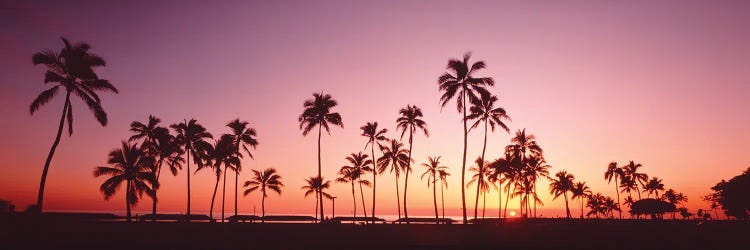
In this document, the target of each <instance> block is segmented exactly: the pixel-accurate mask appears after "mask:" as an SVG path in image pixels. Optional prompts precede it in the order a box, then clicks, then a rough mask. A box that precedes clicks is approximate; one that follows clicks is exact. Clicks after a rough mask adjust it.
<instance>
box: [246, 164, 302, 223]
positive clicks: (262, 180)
mask: <svg viewBox="0 0 750 250" xmlns="http://www.w3.org/2000/svg"><path fill="white" fill-rule="evenodd" d="M253 174H254V175H255V176H253V178H252V179H251V180H249V181H246V182H245V185H242V186H243V187H249V188H248V189H245V193H244V194H243V195H244V196H247V195H248V194H250V193H252V192H254V191H256V190H258V189H260V193H261V194H263V196H261V202H260V207H261V213H262V215H263V217H261V219H260V222H261V223H265V217H266V197H268V195H267V193H266V190H267V189H271V190H273V191H274V192H276V193H277V194H279V195H281V188H282V187H283V186H284V184H283V183H281V176H280V175H279V174H277V173H276V169H274V168H267V169H266V170H263V172H260V171H258V170H255V169H253ZM305 196H307V195H305Z"/></svg>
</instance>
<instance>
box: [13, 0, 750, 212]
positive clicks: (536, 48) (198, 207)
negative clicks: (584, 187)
mask: <svg viewBox="0 0 750 250" xmlns="http://www.w3.org/2000/svg"><path fill="white" fill-rule="evenodd" d="M74 2H75V4H70V3H58V2H57V1H51V2H50V3H45V2H38V1H5V0H4V1H0V3H1V4H0V6H1V7H0V31H2V32H0V47H2V48H3V49H2V50H1V51H2V55H1V56H0V81H1V83H0V95H1V96H0V123H2V126H3V128H4V129H2V130H0V135H1V137H2V138H3V139H2V140H0V160H1V161H0V162H1V163H0V199H6V200H11V201H13V202H14V203H15V204H16V205H17V206H18V207H19V208H24V207H26V206H27V205H28V204H30V203H32V202H34V201H35V199H36V193H37V189H38V185H39V178H40V175H41V171H42V168H43V166H44V160H45V157H46V156H47V153H48V151H49V147H50V145H51V143H52V141H53V139H54V136H55V133H56V129H57V122H58V119H59V115H60V112H61V111H62V104H63V98H62V96H58V97H56V99H54V100H53V101H52V102H50V103H48V104H47V105H46V106H44V107H43V108H42V109H41V110H40V111H39V112H38V113H36V114H34V116H30V115H29V112H28V105H29V104H30V103H31V101H32V100H33V99H34V98H35V97H36V95H38V94H39V93H40V92H41V91H43V90H44V89H46V88H47V87H46V86H45V85H44V84H43V72H44V68H43V67H42V66H37V67H35V66H34V65H32V64H31V55H32V54H33V53H35V52H38V51H41V50H43V49H48V48H50V49H54V50H58V49H59V48H61V47H62V42H61V41H60V39H59V37H60V36H64V37H67V38H69V39H71V40H72V41H86V42H88V43H90V44H91V45H92V47H93V48H92V50H91V51H92V52H93V53H97V54H99V55H101V56H103V57H104V58H105V59H106V60H107V63H108V65H107V67H105V68H100V69H99V72H100V76H101V77H102V78H105V79H108V80H110V81H111V82H112V83H114V84H115V85H116V86H117V87H118V88H119V90H120V92H121V93H120V94H117V95H115V94H103V95H102V98H103V106H104V107H105V109H106V110H107V112H108V114H109V125H108V126H107V127H101V126H100V125H98V123H96V121H95V119H94V118H93V115H92V114H91V113H90V112H89V111H88V110H87V109H86V108H85V105H84V104H83V103H82V102H81V101H80V100H77V99H76V100H74V101H73V107H74V111H73V113H74V115H75V121H74V129H75V132H74V134H73V136H72V137H67V136H64V137H63V140H62V142H61V145H60V147H58V150H57V153H56V154H55V158H54V160H53V162H52V166H51V168H50V173H49V177H48V179H47V189H46V194H45V208H46V209H49V210H76V211H81V210H84V211H105V210H106V211H122V210H124V204H123V203H124V202H123V201H122V200H123V194H122V193H118V194H117V195H116V196H115V197H113V198H112V200H110V201H105V200H104V199H103V195H102V194H101V193H100V192H99V190H98V187H99V185H100V184H101V183H102V182H103V181H104V178H94V177H93V175H92V172H93V169H94V167H95V166H100V165H103V164H105V163H106V160H107V152H109V151H110V150H112V149H113V148H116V147H117V146H118V145H119V142H120V141H121V140H123V139H126V138H128V137H129V136H130V135H131V133H130V132H129V131H128V128H129V124H130V123H131V122H132V121H134V120H138V121H145V120H146V119H147V117H148V115H149V114H153V115H156V116H158V117H160V118H161V119H162V120H163V121H165V122H166V124H165V125H167V124H171V123H174V122H178V121H181V120H182V119H185V118H187V119H189V118H192V117H194V118H196V119H198V121H199V122H200V123H201V124H203V125H204V126H206V127H207V128H208V129H209V131H210V132H212V133H214V134H220V133H226V132H228V129H227V128H225V127H223V126H224V124H225V123H226V122H228V121H230V120H232V119H234V118H237V117H239V118H240V119H243V120H247V121H249V122H250V123H251V124H252V126H253V127H254V128H256V129H257V130H258V133H259V136H258V139H259V140H260V145H259V147H258V149H257V150H256V151H255V152H254V154H255V156H256V157H255V160H250V159H247V158H246V159H244V160H243V165H244V167H245V169H250V168H253V169H260V168H266V167H275V168H277V169H278V171H279V173H280V174H281V175H282V177H283V182H284V184H285V185H286V187H285V188H284V190H283V195H282V196H277V195H275V194H272V195H270V198H269V199H267V201H266V206H267V208H266V209H267V212H268V213H277V214H279V213H286V214H289V213H310V214H312V213H313V212H314V210H313V208H314V207H313V206H314V204H315V201H314V199H313V198H312V197H309V198H307V199H304V198H303V192H302V191H301V190H300V187H301V186H302V185H304V181H303V179H304V178H306V177H308V176H312V175H314V174H316V138H315V136H308V137H304V136H302V133H301V131H300V130H299V127H298V123H297V117H298V116H299V114H300V113H301V112H302V109H303V108H302V103H303V101H304V100H305V99H307V98H310V97H311V94H312V93H313V92H317V91H325V93H328V94H331V95H332V96H333V97H334V98H335V99H336V100H338V101H339V105H340V106H339V107H337V108H336V109H335V111H338V112H340V113H341V114H342V116H343V121H344V125H345V127H344V129H340V128H336V129H333V130H332V132H331V135H330V136H328V135H325V136H324V137H323V150H322V155H323V174H324V176H325V177H326V178H328V179H332V178H334V176H335V173H336V172H337V170H338V169H339V167H341V166H342V165H343V164H344V163H345V161H344V157H345V156H346V155H348V154H349V153H352V152H358V151H360V150H362V149H363V146H364V144H365V142H366V138H364V137H361V136H360V130H359V127H360V126H362V125H363V124H365V123H366V122H368V121H378V122H379V123H380V124H383V125H385V126H386V127H387V128H388V129H389V130H390V132H389V133H388V135H389V136H390V137H393V136H395V135H396V134H395V133H394V132H393V131H394V130H395V119H396V117H397V115H398V110H399V109H400V108H402V107H404V106H406V105H407V104H415V105H418V106H419V107H421V108H422V109H423V111H424V114H425V117H424V119H425V120H426V121H427V123H428V125H429V129H430V132H431V137H429V138H425V137H424V136H422V135H418V136H416V137H415V140H414V143H415V145H414V154H413V156H414V159H415V160H416V163H417V164H421V163H422V162H425V161H426V158H427V156H428V155H429V156H432V155H442V157H443V158H442V159H444V163H445V165H447V166H449V167H451V173H452V177H451V178H450V179H449V189H448V190H447V193H446V199H447V201H446V202H447V204H446V207H447V208H448V212H449V213H450V214H453V215H457V214H459V209H460V206H461V205H460V188H459V185H460V184H459V183H460V179H459V176H460V167H461V162H460V161H461V150H462V137H461V133H462V132H461V130H462V125H461V123H460V115H459V113H457V112H456V110H455V106H454V105H455V104H454V103H451V105H450V106H448V107H446V108H444V109H443V110H442V111H441V108H440V105H439V102H438V100H439V97H440V93H439V92H438V89H437V84H436V79H437V77H438V76H439V75H440V74H441V73H443V72H444V71H445V65H446V63H447V60H448V59H449V58H452V57H453V58H459V57H461V56H462V54H463V53H464V52H467V51H471V52H473V58H472V59H474V60H484V61H485V62H486V63H487V65H488V66H487V69H485V70H483V71H480V72H479V74H478V75H480V76H491V77H494V78H495V81H496V86H495V87H494V88H492V89H491V91H492V92H493V93H495V94H497V95H498V96H499V98H500V101H499V103H500V106H502V107H504V108H505V109H506V110H507V111H508V113H509V115H510V116H511V117H512V119H513V121H512V122H511V123H509V126H510V127H511V129H512V130H513V131H515V130H517V129H522V128H526V129H527V131H528V132H530V133H532V134H534V135H536V137H537V139H538V142H539V143H540V144H541V145H542V146H543V148H544V150H545V156H546V158H547V160H548V162H549V164H550V165H552V166H553V167H552V169H551V172H552V173H554V172H557V171H558V170H562V169H564V170H567V171H568V172H571V173H573V174H574V175H575V177H576V180H581V181H586V182H587V183H588V184H589V185H590V186H591V188H592V190H593V191H594V192H601V193H603V194H606V195H610V196H614V190H613V189H614V188H613V187H612V185H608V184H607V182H606V181H605V180H604V179H603V173H604V171H605V169H606V166H607V163H609V162H611V161H617V162H620V163H625V162H626V161H628V160H634V161H636V162H639V163H642V164H643V165H644V166H645V167H644V168H643V170H644V171H645V172H646V173H647V174H649V176H656V177H659V178H662V179H663V180H664V184H665V185H666V187H667V188H674V189H676V190H677V191H680V192H684V193H685V194H687V195H688V197H689V199H690V202H689V203H688V208H690V209H691V210H692V211H693V212H694V210H695V209H698V208H707V205H706V204H705V203H703V202H702V201H700V196H701V195H704V194H706V193H708V192H709V191H710V190H709V187H710V186H712V185H714V184H715V183H717V182H719V181H720V180H721V179H729V178H731V177H733V176H735V175H737V174H739V173H740V172H741V171H742V170H744V169H745V168H747V167H748V165H749V164H750V160H749V159H747V154H748V152H750V146H749V145H748V141H750V132H749V131H748V124H750V116H748V112H747V110H748V107H750V98H748V97H747V95H748V93H750V48H749V47H748V45H750V29H748V28H747V24H749V23H750V14H748V13H750V2H747V1H674V2H672V1H622V2H610V1H581V2H566V3H564V4H563V3H558V2H554V1H538V2H537V1H507V2H506V1H486V2H485V1H468V2H442V1H429V2H428V1H415V2H410V1H397V2H391V1H382V2H381V1H378V2H374V3H360V2H359V1H358V3H350V2H349V1H314V2H313V1H301V2H286V1H284V2H280V1H267V2H249V1H226V2H224V3H222V4H216V3H208V2H203V3H201V2H196V3H192V2H188V1H163V2H158V3H153V2H152V1H122V2H110V1H106V2H100V1H74ZM481 136H482V134H481V133H479V132H472V133H471V134H470V137H469V157H468V158H469V159H473V158H475V157H477V156H478V155H479V154H480V152H481ZM509 138H510V135H509V134H507V133H505V132H504V131H496V132H495V133H493V134H491V135H490V136H489V139H488V147H487V154H488V156H487V158H488V159H494V158H496V157H498V156H499V155H500V153H501V152H502V149H503V147H504V146H505V145H506V144H507V143H508V142H509ZM378 154H379V153H378ZM467 168H468V167H467ZM414 169H415V173H418V174H421V172H422V171H423V168H422V167H421V166H418V165H415V166H414ZM249 177H250V171H245V172H243V173H242V175H241V180H242V181H244V180H247V179H248V178H249ZM193 180H194V182H193V186H192V187H193V188H192V192H193V198H192V201H193V203H192V206H193V210H194V211H199V212H203V211H205V212H207V211H208V207H209V203H210V198H211V197H210V196H211V192H212V189H213V181H214V177H213V175H212V174H211V173H210V172H199V173H197V174H196V175H195V178H194V179H193ZM161 181H162V188H161V189H160V193H159V195H160V196H161V198H160V199H161V202H160V209H161V210H163V211H173V212H184V210H185V196H186V194H185V173H183V172H180V173H179V174H178V176H176V177H173V176H171V175H168V174H165V175H163V176H162V180H161ZM394 181H395V180H394V176H393V175H390V174H385V175H383V176H382V177H379V178H378V184H379V185H378V196H377V199H378V213H383V214H395V213H396V210H395V207H396V206H395V205H396V201H395V197H394V195H395V187H394V186H395V185H394V184H395V183H394ZM229 184H232V183H229ZM402 184H403V183H402ZM539 185H540V186H539V187H540V190H539V192H540V194H542V199H543V201H544V202H545V206H544V207H543V209H542V210H541V211H542V212H541V214H544V215H546V216H554V215H562V214H561V213H560V212H559V211H560V210H559V209H561V208H564V202H563V200H562V199H559V200H555V201H551V197H550V196H549V194H548V190H547V185H548V184H547V182H542V183H540V184H539ZM228 186H230V187H231V186H232V185H228ZM349 187H350V186H348V184H335V185H333V189H332V190H331V193H332V194H333V195H335V196H338V197H340V198H339V199H338V200H337V204H336V210H337V214H344V213H350V212H351V209H352V207H351V201H352V200H351V196H350V189H349ZM402 188H403V186H402ZM470 190H473V188H472V189H470ZM469 193H470V194H472V195H469V196H468V197H467V199H468V200H472V198H473V192H469ZM229 194H231V192H230V193H229ZM230 196H231V195H228V197H230ZM259 198H260V195H259V194H252V195H250V196H248V197H242V198H241V200H240V210H241V213H252V210H253V207H254V206H257V210H258V212H260V199H259ZM365 198H366V200H367V201H368V202H367V203H368V211H369V209H370V208H369V206H370V205H369V200H370V199H371V196H370V193H369V192H365ZM227 202H228V204H232V202H233V198H229V200H228V201H227ZM358 203H359V201H358ZM470 204H473V203H470ZM150 205H151V201H150V200H144V201H143V202H142V203H140V204H139V206H138V207H136V208H135V209H136V210H144V211H145V210H150ZM328 206H329V207H330V204H329V205H328ZM409 206H410V208H411V209H410V211H411V213H410V214H416V215H430V214H431V211H432V197H431V192H430V190H428V189H427V186H426V183H425V182H424V181H421V180H419V177H418V176H417V177H415V176H412V177H411V178H410V181H409ZM517 206H518V202H517V201H513V202H511V203H510V208H511V209H516V208H517ZM229 207H230V206H229V205H228V206H227V208H228V209H229ZM472 207H473V205H470V206H469V208H472ZM487 207H488V209H492V210H490V211H495V210H494V209H495V208H496V207H497V194H496V193H495V192H493V193H492V194H491V195H490V196H489V197H488V199H487ZM217 208H218V206H217ZM360 209H361V208H360ZM571 209H573V211H574V212H575V213H574V214H577V212H578V206H573V207H572V208H571ZM230 210H231V209H230ZM327 210H328V209H327ZM490 211H488V214H494V212H490Z"/></svg>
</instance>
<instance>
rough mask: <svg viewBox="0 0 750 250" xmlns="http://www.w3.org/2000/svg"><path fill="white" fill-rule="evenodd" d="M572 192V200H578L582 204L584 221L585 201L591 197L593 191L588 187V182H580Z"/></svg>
mask: <svg viewBox="0 0 750 250" xmlns="http://www.w3.org/2000/svg"><path fill="white" fill-rule="evenodd" d="M570 192H571V193H572V195H571V196H570V199H572V200H575V199H576V198H578V200H579V201H580V202H581V219H583V199H585V198H586V197H589V196H590V195H591V189H590V188H589V186H588V185H586V182H581V181H579V182H576V184H575V185H573V189H571V190H570Z"/></svg>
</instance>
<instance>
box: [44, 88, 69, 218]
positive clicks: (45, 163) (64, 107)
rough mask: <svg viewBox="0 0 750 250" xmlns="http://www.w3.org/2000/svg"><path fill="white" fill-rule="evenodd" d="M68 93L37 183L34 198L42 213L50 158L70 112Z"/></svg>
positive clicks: (53, 153) (58, 142)
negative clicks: (53, 139) (40, 178)
mask: <svg viewBox="0 0 750 250" xmlns="http://www.w3.org/2000/svg"><path fill="white" fill-rule="evenodd" d="M68 106H70V91H68V93H67V94H66V95H65V104H63V112H62V116H60V125H59V126H58V127H57V136H55V142H53V143H52V148H50V150H49V154H48V155H47V160H46V161H45V162H44V169H43V170H42V180H41V181H40V182H39V194H38V196H37V198H36V204H37V206H38V207H37V209H39V212H40V213H41V212H42V205H43V203H44V184H45V183H46V182H47V173H48V172H49V164H50V163H52V156H54V155H55V150H56V149H57V145H59V144H60V137H61V136H62V131H63V126H64V125H65V116H66V115H67V113H68V112H70V110H68Z"/></svg>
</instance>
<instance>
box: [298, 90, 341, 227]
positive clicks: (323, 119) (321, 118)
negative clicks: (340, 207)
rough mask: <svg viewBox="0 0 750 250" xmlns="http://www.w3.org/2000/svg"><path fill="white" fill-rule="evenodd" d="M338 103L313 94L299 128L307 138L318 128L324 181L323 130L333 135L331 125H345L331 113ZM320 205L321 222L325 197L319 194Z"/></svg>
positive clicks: (327, 97)
mask: <svg viewBox="0 0 750 250" xmlns="http://www.w3.org/2000/svg"><path fill="white" fill-rule="evenodd" d="M337 105H338V102H336V100H334V99H333V98H332V97H331V96H330V95H328V94H325V95H324V94H323V93H322V92H321V93H313V99H307V100H305V103H304V104H303V106H304V107H305V110H304V111H303V112H302V114H301V115H300V116H299V128H300V129H302V135H303V136H307V134H308V133H310V131H311V130H312V129H313V128H315V127H316V126H317V127H318V178H319V179H323V176H322V175H321V162H320V138H321V135H322V134H321V132H322V129H323V128H325V129H326V132H328V134H329V135H330V134H331V130H330V127H329V124H331V125H335V126H339V127H341V128H343V127H344V123H343V122H342V121H341V115H340V114H339V113H336V112H331V109H332V108H334V107H336V106H337ZM318 195H319V196H318V204H320V218H321V222H322V221H323V218H324V213H323V195H322V193H321V194H318Z"/></svg>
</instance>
